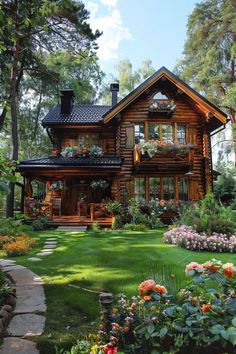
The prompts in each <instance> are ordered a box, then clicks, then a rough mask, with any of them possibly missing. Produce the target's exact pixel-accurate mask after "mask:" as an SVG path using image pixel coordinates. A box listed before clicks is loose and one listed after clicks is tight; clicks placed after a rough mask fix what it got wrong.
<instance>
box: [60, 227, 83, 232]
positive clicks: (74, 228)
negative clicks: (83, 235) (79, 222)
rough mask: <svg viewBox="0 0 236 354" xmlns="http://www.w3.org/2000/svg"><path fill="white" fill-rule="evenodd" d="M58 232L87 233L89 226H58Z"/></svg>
mask: <svg viewBox="0 0 236 354" xmlns="http://www.w3.org/2000/svg"><path fill="white" fill-rule="evenodd" d="M56 230H57V231H87V226H58V227H57V229H56Z"/></svg>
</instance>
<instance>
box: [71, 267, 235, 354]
mask: <svg viewBox="0 0 236 354" xmlns="http://www.w3.org/2000/svg"><path fill="white" fill-rule="evenodd" d="M185 273H186V276H188V277H190V278H191V280H190V283H189V285H188V286H187V287H186V288H184V289H180V290H178V291H177V292H176V293H174V294H170V293H169V291H168V289H167V288H166V287H165V286H163V285H162V284H158V283H156V281H154V280H153V279H149V280H146V281H144V282H142V283H141V284H140V285H139V296H133V297H132V298H131V299H127V298H126V296H125V295H123V294H122V295H120V297H119V301H118V304H117V305H116V306H115V307H114V308H113V310H112V315H111V317H110V318H111V322H107V321H105V322H102V323H101V324H100V326H99V330H98V333H97V335H91V336H89V338H90V342H89V341H87V342H86V341H80V342H78V344H77V346H75V347H74V349H80V351H79V350H78V351H76V350H74V351H73V353H74V352H75V353H77V352H78V353H84V354H85V353H93V354H114V353H118V352H119V353H135V354H150V353H160V354H164V353H182V354H183V353H192V354H199V353H201V354H213V353H214V354H220V353H233V352H234V348H235V345H236V317H235V316H236V297H235V287H236V279H235V274H236V267H235V266H234V265H233V264H232V263H226V264H223V265H222V263H221V262H220V261H217V260H211V261H208V262H205V263H203V264H199V263H196V262H191V263H190V264H188V265H187V266H186V268H185Z"/></svg>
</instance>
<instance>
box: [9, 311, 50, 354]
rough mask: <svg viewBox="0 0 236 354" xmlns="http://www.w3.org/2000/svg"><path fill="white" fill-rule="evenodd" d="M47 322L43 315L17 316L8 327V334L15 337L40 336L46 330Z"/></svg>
mask: <svg viewBox="0 0 236 354" xmlns="http://www.w3.org/2000/svg"><path fill="white" fill-rule="evenodd" d="M45 320H46V317H44V316H41V315H35V314H24V315H15V316H14V317H13V318H12V320H11V322H10V324H9V326H8V327H7V333H8V335H9V336H13V337H24V338H27V337H32V336H40V335H41V334H42V333H43V330H44V326H45ZM27 354H28V353H27Z"/></svg>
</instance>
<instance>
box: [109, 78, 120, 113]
mask: <svg viewBox="0 0 236 354" xmlns="http://www.w3.org/2000/svg"><path fill="white" fill-rule="evenodd" d="M110 91H111V105H112V107H113V106H115V105H116V104H117V92H119V82H114V83H113V84H111V86H110Z"/></svg>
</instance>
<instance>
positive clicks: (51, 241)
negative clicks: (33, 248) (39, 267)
mask: <svg viewBox="0 0 236 354" xmlns="http://www.w3.org/2000/svg"><path fill="white" fill-rule="evenodd" d="M57 240H58V238H56V237H49V238H47V239H46V241H45V242H44V246H43V249H42V250H41V251H40V252H39V253H36V256H37V257H31V258H28V260H29V261H32V262H39V261H42V258H38V257H45V256H50V255H51V254H53V251H54V249H55V248H56V247H57V246H58V242H57Z"/></svg>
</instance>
